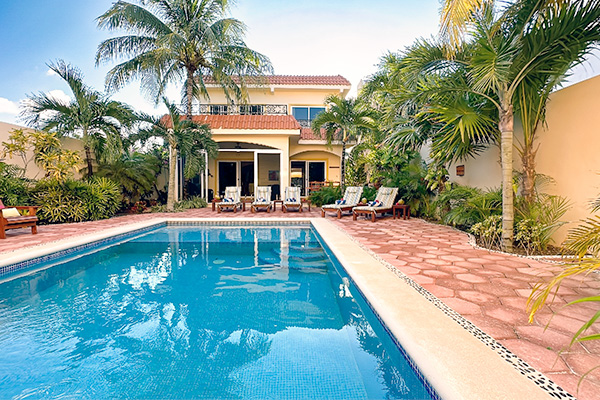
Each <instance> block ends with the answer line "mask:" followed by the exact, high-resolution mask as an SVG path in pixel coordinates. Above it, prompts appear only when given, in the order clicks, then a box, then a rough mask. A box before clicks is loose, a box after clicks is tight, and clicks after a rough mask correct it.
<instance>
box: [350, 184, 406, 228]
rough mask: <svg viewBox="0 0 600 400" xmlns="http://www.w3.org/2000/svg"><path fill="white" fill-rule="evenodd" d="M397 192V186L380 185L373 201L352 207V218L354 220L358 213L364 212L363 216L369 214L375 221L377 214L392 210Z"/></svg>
mask: <svg viewBox="0 0 600 400" xmlns="http://www.w3.org/2000/svg"><path fill="white" fill-rule="evenodd" d="M397 194H398V188H390V187H380V188H379V190H378V191H377V197H375V201H372V202H371V203H369V204H368V205H366V206H358V207H354V208H353V209H352V219H353V220H354V221H356V218H358V216H359V215H360V214H365V217H368V215H370V216H371V221H372V222H375V218H376V216H377V214H384V213H386V212H391V211H392V207H393V206H394V200H396V195H397Z"/></svg>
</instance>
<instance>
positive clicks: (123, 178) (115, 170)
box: [96, 153, 161, 206]
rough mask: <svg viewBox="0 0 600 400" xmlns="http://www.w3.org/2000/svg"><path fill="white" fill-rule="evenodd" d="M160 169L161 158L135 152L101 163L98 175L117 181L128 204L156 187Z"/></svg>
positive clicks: (124, 200)
mask: <svg viewBox="0 0 600 400" xmlns="http://www.w3.org/2000/svg"><path fill="white" fill-rule="evenodd" d="M160 170H161V168H160V160H159V159H158V158H157V157H156V156H154V155H152V154H142V153H133V154H123V155H121V156H120V157H119V158H118V159H117V160H114V161H112V162H106V163H101V164H100V165H99V166H98V172H96V175H97V176H100V177H105V178H109V179H110V180H112V181H114V182H115V183H117V184H118V185H119V186H120V187H121V192H122V197H123V202H124V203H125V205H127V206H128V205H130V204H131V203H132V202H134V201H136V200H139V198H140V197H142V196H143V195H145V194H147V193H148V192H150V191H151V190H152V189H153V188H154V185H155V184H156V179H157V176H158V174H159V173H160Z"/></svg>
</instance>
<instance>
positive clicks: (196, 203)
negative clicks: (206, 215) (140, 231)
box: [152, 196, 208, 213]
mask: <svg viewBox="0 0 600 400" xmlns="http://www.w3.org/2000/svg"><path fill="white" fill-rule="evenodd" d="M207 205H208V203H207V202H206V200H204V198H202V197H200V196H193V197H190V198H189V199H185V200H182V201H178V202H176V203H175V206H174V209H173V212H181V211H184V210H190V209H195V208H205V207H206V206H207ZM152 212H154V213H157V212H169V211H168V210H167V206H166V205H165V204H161V205H157V206H154V207H152Z"/></svg>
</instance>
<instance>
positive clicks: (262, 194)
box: [250, 186, 273, 213]
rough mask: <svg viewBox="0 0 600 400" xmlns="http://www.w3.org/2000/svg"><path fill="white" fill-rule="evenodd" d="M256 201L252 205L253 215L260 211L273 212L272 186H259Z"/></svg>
mask: <svg viewBox="0 0 600 400" xmlns="http://www.w3.org/2000/svg"><path fill="white" fill-rule="evenodd" d="M254 195H255V197H254V201H253V202H252V204H251V205H250V211H252V212H253V213H254V212H256V211H258V210H266V211H267V212H271V210H272V209H273V202H272V201H271V186H257V187H256V192H255V193H254Z"/></svg>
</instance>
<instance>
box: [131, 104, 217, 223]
mask: <svg viewBox="0 0 600 400" xmlns="http://www.w3.org/2000/svg"><path fill="white" fill-rule="evenodd" d="M163 102H164V104H165V106H166V107H167V109H168V110H169V113H168V114H167V115H165V116H163V117H162V118H154V117H150V116H146V117H145V118H144V121H145V122H147V123H149V124H150V126H149V127H144V128H141V129H140V130H139V131H138V136H137V138H138V139H140V140H141V141H142V142H143V141H146V140H147V139H149V138H151V137H156V138H161V139H163V140H164V141H165V142H166V143H167V144H168V146H169V184H168V191H169V192H168V195H167V210H169V211H173V209H174V208H175V179H176V176H175V170H176V168H177V159H178V157H180V156H181V157H185V158H186V163H185V170H184V175H185V176H186V177H192V176H194V175H195V174H197V173H198V170H199V169H200V167H201V166H202V165H203V163H204V158H203V157H202V156H201V150H204V151H206V152H207V153H208V155H209V157H215V156H216V155H217V153H218V145H217V143H216V142H215V141H214V140H213V139H212V137H211V132H210V127H209V126H208V125H200V124H197V123H195V122H193V121H192V120H189V119H185V118H184V117H182V116H181V115H180V114H179V111H178V110H177V107H176V106H175V105H174V104H172V103H170V102H169V101H168V100H167V99H166V98H163Z"/></svg>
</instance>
